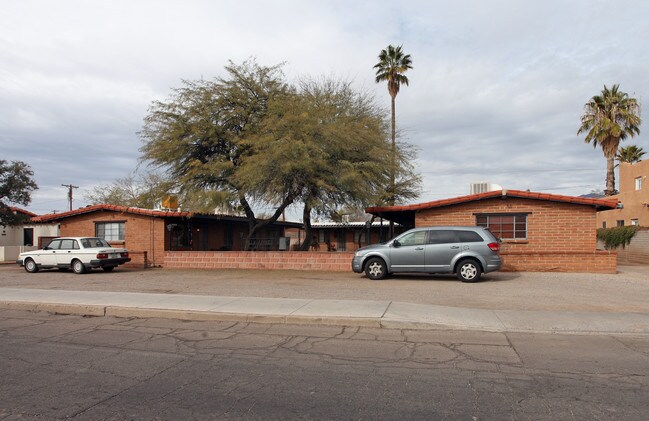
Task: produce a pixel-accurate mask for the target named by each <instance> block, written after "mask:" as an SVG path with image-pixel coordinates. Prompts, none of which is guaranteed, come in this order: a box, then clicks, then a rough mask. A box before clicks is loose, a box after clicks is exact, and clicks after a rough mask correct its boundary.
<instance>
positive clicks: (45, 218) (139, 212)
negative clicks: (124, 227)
mask: <svg viewBox="0 0 649 421" xmlns="http://www.w3.org/2000/svg"><path fill="white" fill-rule="evenodd" d="M97 211H113V212H122V213H131V214H136V215H145V216H154V217H165V216H171V217H191V216H192V215H193V213H191V212H174V211H160V210H153V209H142V208H132V207H128V206H119V205H108V204H101V205H91V206H86V207H85V208H79V209H74V210H71V211H68V212H61V213H51V214H47V215H40V216H34V217H33V218H31V219H30V220H31V222H50V221H57V220H59V219H64V218H68V217H70V216H76V215H83V214H86V213H91V212H97Z"/></svg>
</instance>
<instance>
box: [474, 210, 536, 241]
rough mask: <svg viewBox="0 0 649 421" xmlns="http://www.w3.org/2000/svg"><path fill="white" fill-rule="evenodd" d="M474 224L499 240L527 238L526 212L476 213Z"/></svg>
mask: <svg viewBox="0 0 649 421" xmlns="http://www.w3.org/2000/svg"><path fill="white" fill-rule="evenodd" d="M476 225H477V226H479V227H485V228H489V231H491V232H492V233H493V235H495V236H496V237H497V238H500V239H501V240H527V214H487V215H484V214H483V215H476Z"/></svg>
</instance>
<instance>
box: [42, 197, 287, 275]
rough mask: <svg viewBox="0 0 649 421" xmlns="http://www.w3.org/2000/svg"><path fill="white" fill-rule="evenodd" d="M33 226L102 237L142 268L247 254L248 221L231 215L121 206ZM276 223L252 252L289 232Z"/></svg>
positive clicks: (103, 207)
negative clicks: (185, 256) (200, 256)
mask: <svg viewBox="0 0 649 421" xmlns="http://www.w3.org/2000/svg"><path fill="white" fill-rule="evenodd" d="M31 222H32V223H54V222H55V223H58V225H59V231H60V235H61V236H64V237H71V236H98V237H102V238H105V239H106V240H107V241H108V242H109V243H110V244H111V245H114V246H117V247H126V248H128V249H129V252H130V253H131V258H132V259H133V262H134V263H135V264H138V265H146V266H158V265H162V264H163V263H164V252H165V251H216V250H243V248H244V245H245V244H244V242H245V238H246V237H247V234H248V220H247V219H246V218H243V217H239V216H232V215H212V214H196V213H192V212H175V211H161V210H151V209H141V208H131V207H126V206H117V205H105V204H104V205H93V206H88V207H85V208H80V209H75V210H72V211H69V212H63V213H57V214H49V215H41V216H36V217H33V218H32V219H31ZM296 226H300V224H295V223H290V222H276V223H274V224H271V225H268V226H267V227H265V228H263V229H261V230H259V231H258V232H257V236H256V238H254V239H253V240H252V242H251V249H253V250H277V249H278V247H279V239H280V237H283V236H284V235H285V233H284V230H285V228H287V227H296Z"/></svg>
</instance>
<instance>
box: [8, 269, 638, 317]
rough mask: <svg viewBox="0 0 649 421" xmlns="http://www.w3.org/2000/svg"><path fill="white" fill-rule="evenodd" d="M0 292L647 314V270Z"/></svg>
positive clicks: (237, 280) (258, 276) (236, 280)
mask: <svg viewBox="0 0 649 421" xmlns="http://www.w3.org/2000/svg"><path fill="white" fill-rule="evenodd" d="M0 287H5V288H6V287H13V288H37V289H62V290H66V289H67V290H77V291H118V292H119V291H124V292H157V293H169V294H194V295H218V296H238V297H267V298H308V299H333V300H374V301H400V302H409V303H416V304H433V305H441V306H452V307H468V308H480V309H492V310H497V309H501V310H502V309H507V310H539V311H595V312H637V313H649V268H648V267H646V266H629V267H620V270H619V272H618V273H617V274H615V275H609V274H577V273H539V272H521V273H513V272H495V273H490V274H487V275H485V276H484V277H483V281H482V282H479V283H477V284H464V283H461V282H459V281H458V280H457V279H456V278H455V277H452V276H404V275H400V276H394V277H392V278H389V279H386V280H381V281H371V280H369V279H367V278H366V277H365V276H362V275H359V274H354V273H352V272H351V271H350V272H349V273H325V272H301V271H258V270H215V271H208V270H165V269H147V270H135V269H127V268H122V267H120V268H118V269H116V270H115V271H114V272H112V273H105V272H101V271H92V272H90V273H88V274H85V275H75V274H73V273H70V272H59V271H56V270H54V271H40V272H38V273H35V274H29V273H26V272H25V271H24V270H23V269H22V268H19V267H18V266H16V265H0Z"/></svg>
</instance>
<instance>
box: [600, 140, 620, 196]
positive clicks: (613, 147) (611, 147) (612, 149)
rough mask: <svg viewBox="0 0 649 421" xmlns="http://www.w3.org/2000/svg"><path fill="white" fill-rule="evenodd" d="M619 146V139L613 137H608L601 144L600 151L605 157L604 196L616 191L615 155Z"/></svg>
mask: <svg viewBox="0 0 649 421" xmlns="http://www.w3.org/2000/svg"><path fill="white" fill-rule="evenodd" d="M619 146H620V139H619V138H615V137H609V138H608V139H606V141H605V143H603V144H602V151H603V152H604V156H605V157H606V190H604V194H605V195H606V196H612V195H614V194H615V193H617V190H615V155H617V150H618V147H619Z"/></svg>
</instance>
